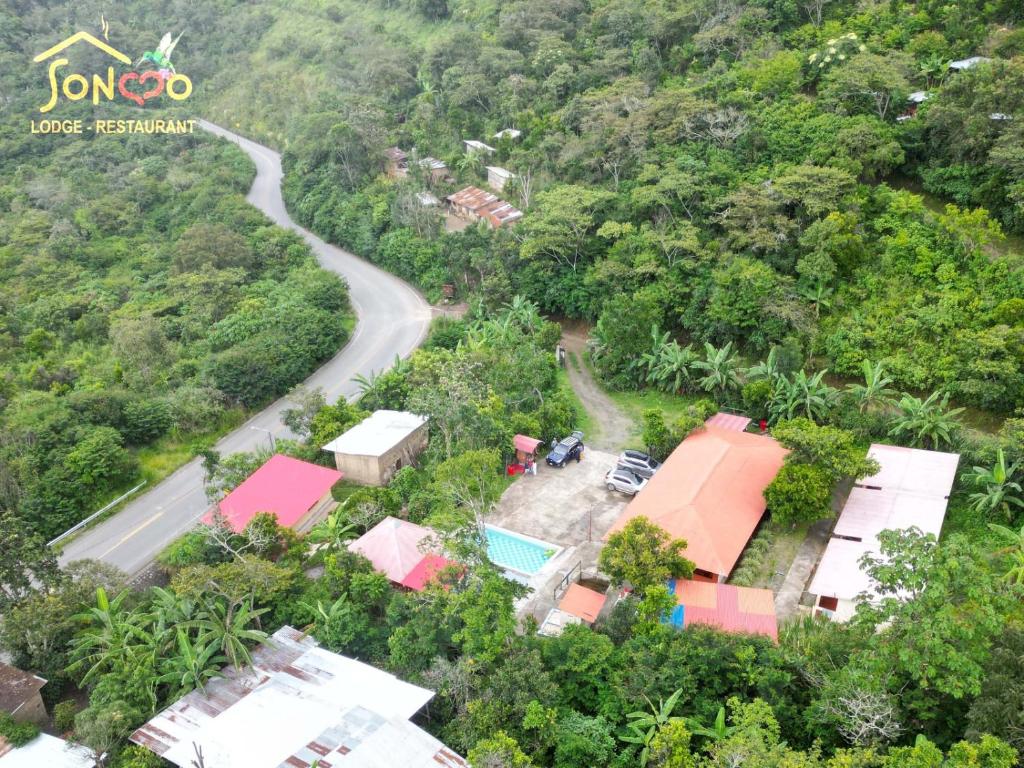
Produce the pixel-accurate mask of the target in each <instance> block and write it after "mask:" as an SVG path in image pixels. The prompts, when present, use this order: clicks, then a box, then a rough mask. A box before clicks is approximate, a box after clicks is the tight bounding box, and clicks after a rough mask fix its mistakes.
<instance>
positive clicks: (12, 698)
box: [0, 662, 46, 712]
mask: <svg viewBox="0 0 1024 768" xmlns="http://www.w3.org/2000/svg"><path fill="white" fill-rule="evenodd" d="M44 685H46V681H45V680H44V679H43V678H41V677H39V675H33V674H32V673H31V672H24V671H22V670H20V669H18V668H17V667H12V666H11V665H10V664H4V663H3V662H0V710H2V711H4V712H16V711H17V710H18V708H19V707H21V706H22V705H23V704H24V703H25V702H26V701H28V700H29V699H31V698H33V697H34V696H35V695H36V694H37V693H38V692H39V689H40V688H42V687H43V686H44Z"/></svg>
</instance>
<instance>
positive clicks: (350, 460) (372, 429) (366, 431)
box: [323, 411, 427, 485]
mask: <svg viewBox="0 0 1024 768" xmlns="http://www.w3.org/2000/svg"><path fill="white" fill-rule="evenodd" d="M426 447H427V419H426V418H425V417H423V416H418V415H416V414H415V413H408V412H407V411H374V413H373V414H372V415H371V416H369V417H367V418H366V419H364V420H363V421H361V422H360V423H359V424H356V425H355V426H354V427H352V428H351V429H350V430H348V431H347V432H346V433H345V434H343V435H341V436H340V437H336V438H335V439H334V440H332V441H331V442H329V443H328V444H327V445H325V446H324V447H323V449H324V450H325V451H330V452H331V453H333V454H334V461H335V463H336V464H337V466H338V469H339V470H341V472H342V474H344V476H345V479H347V480H351V481H352V482H354V483H359V484H360V485H387V484H388V482H389V481H390V480H391V478H392V477H394V475H395V472H397V471H398V470H400V469H401V468H402V467H407V466H410V465H414V464H415V463H416V457H417V456H419V455H420V454H421V453H422V452H423V450H424V449H425V448H426Z"/></svg>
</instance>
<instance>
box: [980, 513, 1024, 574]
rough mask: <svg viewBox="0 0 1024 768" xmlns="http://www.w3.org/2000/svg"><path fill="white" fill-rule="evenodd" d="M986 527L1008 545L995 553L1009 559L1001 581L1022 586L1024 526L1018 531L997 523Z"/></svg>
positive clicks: (1023, 572)
mask: <svg viewBox="0 0 1024 768" xmlns="http://www.w3.org/2000/svg"><path fill="white" fill-rule="evenodd" d="M988 527H989V529H990V530H991V531H992V532H993V533H995V534H996V535H997V536H999V537H1000V538H1002V539H1003V540H1004V541H1006V542H1007V544H1008V546H1005V547H1003V548H1002V549H998V550H996V552H995V554H996V555H1006V556H1008V557H1009V558H1010V566H1009V568H1008V569H1007V571H1006V573H1004V574H1003V579H1004V580H1005V581H1008V582H1009V583H1010V584H1024V525H1022V526H1021V529H1020V530H1019V531H1015V530H1013V529H1012V528H1007V527H1006V526H1005V525H999V524H998V523H989V525H988Z"/></svg>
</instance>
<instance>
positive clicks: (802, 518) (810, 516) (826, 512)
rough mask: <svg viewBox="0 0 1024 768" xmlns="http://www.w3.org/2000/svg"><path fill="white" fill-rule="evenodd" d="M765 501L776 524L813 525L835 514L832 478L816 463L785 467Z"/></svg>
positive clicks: (772, 485)
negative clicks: (833, 511) (832, 504)
mask: <svg viewBox="0 0 1024 768" xmlns="http://www.w3.org/2000/svg"><path fill="white" fill-rule="evenodd" d="M764 498H765V501H766V502H767V504H768V509H769V510H770V511H771V514H772V520H774V521H775V522H777V523H779V524H785V523H790V524H793V525H795V524H796V523H813V522H814V521H815V520H821V519H822V518H825V517H830V516H831V515H832V509H831V501H832V478H831V477H829V474H828V472H827V471H825V470H824V469H822V468H821V467H819V466H816V465H814V464H792V463H787V464H783V465H782V469H780V470H779V473H778V474H777V475H776V476H775V479H774V480H772V482H771V483H770V484H769V485H768V487H767V488H765V489H764Z"/></svg>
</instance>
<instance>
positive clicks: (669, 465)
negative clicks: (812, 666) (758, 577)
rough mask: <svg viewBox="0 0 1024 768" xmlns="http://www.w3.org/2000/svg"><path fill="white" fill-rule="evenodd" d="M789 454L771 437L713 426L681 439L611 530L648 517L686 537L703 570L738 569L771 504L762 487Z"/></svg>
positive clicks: (721, 572)
mask: <svg viewBox="0 0 1024 768" xmlns="http://www.w3.org/2000/svg"><path fill="white" fill-rule="evenodd" d="M787 453H789V451H787V450H786V449H785V448H783V447H782V446H781V445H779V443H778V442H776V441H775V440H773V439H772V438H770V437H765V436H762V435H753V434H750V433H748V432H735V431H733V430H729V429H722V428H721V427H714V426H712V427H707V428H705V429H703V430H701V431H700V432H696V433H694V434H692V435H690V436H689V437H687V438H686V439H685V440H683V442H682V443H680V444H679V447H677V448H676V449H675V450H674V451H673V452H672V455H671V456H669V457H668V458H667V459H666V460H665V463H664V465H663V466H662V467H661V469H659V470H658V471H657V473H655V475H654V477H652V478H651V479H650V481H649V482H648V483H647V485H646V486H644V489H643V490H642V491H640V493H638V494H637V495H636V496H635V497H634V498H633V500H632V501H631V502H630V503H629V506H627V507H626V509H625V511H623V513H622V514H621V515H620V516H619V518H618V520H616V521H615V522H614V523H613V524H612V527H611V529H610V530H609V531H608V534H611V533H614V532H616V531H619V530H622V529H623V528H624V527H625V526H626V524H627V523H628V522H629V521H630V520H632V519H633V518H634V517H641V516H642V517H646V518H647V519H649V520H650V521H651V522H653V523H655V524H656V525H659V526H660V527H662V528H664V529H665V530H666V531H668V533H669V534H670V535H671V536H672V537H673V538H681V539H685V540H686V543H687V547H686V551H685V552H684V553H683V554H684V555H685V556H686V557H687V558H688V559H690V560H692V561H693V562H694V563H696V565H697V567H698V568H699V569H701V570H702V571H706V572H708V573H712V574H718V575H720V576H726V575H728V574H729V572H730V571H732V568H733V566H734V565H735V564H736V561H737V560H738V559H739V556H740V554H741V553H742V552H743V548H744V547H746V545H747V542H748V541H749V540H750V537H751V535H752V534H753V533H754V529H755V528H757V524H758V523H759V522H761V517H762V516H763V515H764V511H765V508H766V506H767V504H766V503H765V500H764V489H765V488H767V487H768V484H769V483H771V481H772V480H773V479H774V478H775V475H776V474H778V471H779V469H781V468H782V461H783V459H784V458H785V457H786V454H787Z"/></svg>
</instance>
